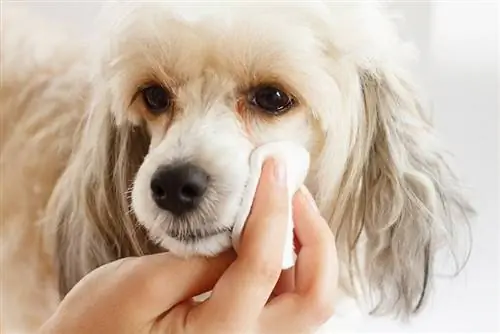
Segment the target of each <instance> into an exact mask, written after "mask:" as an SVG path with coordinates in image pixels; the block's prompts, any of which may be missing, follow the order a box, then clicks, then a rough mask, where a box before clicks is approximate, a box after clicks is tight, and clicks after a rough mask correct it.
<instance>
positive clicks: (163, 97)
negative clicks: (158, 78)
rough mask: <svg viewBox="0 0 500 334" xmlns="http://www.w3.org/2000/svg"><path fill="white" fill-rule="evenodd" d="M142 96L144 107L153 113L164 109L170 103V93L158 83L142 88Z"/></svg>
mask: <svg viewBox="0 0 500 334" xmlns="http://www.w3.org/2000/svg"><path fill="white" fill-rule="evenodd" d="M142 98H143V100H144V103H145V104H146V107H147V108H148V109H149V111H151V112H152V113H154V114H159V113H162V112H164V111H166V110H167V109H168V108H169V107H170V103H171V97H170V94H169V93H168V92H167V90H166V89H165V88H163V87H162V86H160V85H151V86H147V87H145V88H143V89H142Z"/></svg>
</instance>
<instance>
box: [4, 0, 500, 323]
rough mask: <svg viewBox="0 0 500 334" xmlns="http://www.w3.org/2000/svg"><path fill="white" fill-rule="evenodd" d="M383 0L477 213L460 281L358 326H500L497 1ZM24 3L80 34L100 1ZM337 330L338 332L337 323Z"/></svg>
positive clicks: (444, 282) (443, 283) (446, 282)
mask: <svg viewBox="0 0 500 334" xmlns="http://www.w3.org/2000/svg"><path fill="white" fill-rule="evenodd" d="M9 2H21V1H12V0H11V1H9ZM386 2H387V5H388V6H389V7H390V8H391V9H393V10H395V11H397V12H398V13H400V14H401V19H400V20H399V25H400V28H401V33H402V35H403V36H404V37H405V38H407V39H410V40H413V41H414V42H415V43H416V44H417V46H418V47H419V48H420V51H421V60H420V62H419V63H418V68H416V71H417V73H418V74H419V76H420V79H421V81H422V85H423V87H424V88H425V90H426V91H427V92H428V93H429V94H430V98H431V99H432V103H433V109H434V119H435V122H436V125H437V127H438V130H439V132H440V133H441V134H442V137H443V139H444V141H445V144H446V145H447V146H448V148H449V149H450V151H451V152H452V153H453V154H454V157H455V164H456V165H457V166H458V170H459V173H460V175H461V176H462V178H463V179H464V180H465V182H466V184H467V185H468V186H469V187H470V189H471V191H470V193H471V196H472V199H473V202H474V204H475V206H476V208H477V211H478V213H479V214H478V216H477V218H476V220H475V221H474V222H473V224H472V230H473V251H472V255H471V259H470V262H469V263H468V265H467V267H466V269H465V270H464V271H463V272H462V273H461V274H460V275H459V276H458V277H457V278H455V279H449V278H440V279H438V280H437V285H436V287H435V289H434V291H433V294H432V297H431V299H430V302H429V305H428V307H427V308H426V309H425V310H424V311H423V312H422V313H421V314H420V315H419V316H418V317H416V318H415V319H414V320H412V321H411V322H410V323H408V324H401V323H397V322H394V321H392V320H390V319H375V318H367V319H366V321H364V322H363V323H362V324H361V328H360V330H361V331H366V332H384V333H386V332H476V333H477V332H500V300H499V298H500V275H499V268H500V237H499V232H500V227H499V222H500V216H499V207H500V206H499V166H498V160H499V159H498V157H499V147H498V145H499V142H498V126H499V124H498V116H499V91H500V90H499V84H498V80H499V67H498V62H499V58H500V52H499V24H498V20H499V16H500V5H499V4H498V1H496V0H490V1H480V0H470V1H449V0H448V1H445V0H443V1H418V0H417V1H386ZM25 5H27V6H31V7H33V8H34V9H36V10H37V11H39V12H40V13H42V14H43V15H46V16H47V17H49V18H51V19H53V20H60V21H61V22H63V23H65V24H66V25H67V27H68V29H74V32H75V38H78V36H79V34H85V33H86V32H88V31H90V29H92V23H91V22H92V19H93V18H94V17H95V15H96V14H97V13H98V11H99V8H100V6H101V5H102V2H101V1H76V2H75V1H53V2H47V1H28V2H25ZM358 325H359V324H358ZM358 327H359V326H358ZM332 332H337V331H336V329H335V328H332Z"/></svg>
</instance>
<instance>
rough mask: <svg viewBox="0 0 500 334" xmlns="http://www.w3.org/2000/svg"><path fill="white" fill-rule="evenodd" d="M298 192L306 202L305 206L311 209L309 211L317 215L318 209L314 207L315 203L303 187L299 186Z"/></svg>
mask: <svg viewBox="0 0 500 334" xmlns="http://www.w3.org/2000/svg"><path fill="white" fill-rule="evenodd" d="M300 192H301V193H302V195H303V196H304V199H305V200H306V202H307V204H308V205H309V206H310V207H311V209H312V210H314V211H315V212H318V213H319V208H318V206H317V205H316V201H315V200H314V198H313V196H312V195H311V193H310V192H309V190H307V188H306V187H305V186H304V185H302V186H300Z"/></svg>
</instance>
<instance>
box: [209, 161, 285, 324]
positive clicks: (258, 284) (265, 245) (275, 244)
mask: <svg viewBox="0 0 500 334" xmlns="http://www.w3.org/2000/svg"><path fill="white" fill-rule="evenodd" d="M285 173H286V171H283V169H281V166H279V165H278V163H277V162H276V161H275V160H272V161H271V162H266V163H265V164H264V167H263V170H262V176H261V178H260V181H259V185H258V187H257V192H256V195H255V198H254V202H253V206H252V210H251V213H250V216H249V218H248V222H247V224H246V228H245V231H244V234H243V237H242V240H241V246H240V250H239V253H238V257H237V259H236V260H235V261H234V262H233V263H232V264H231V266H230V267H229V268H228V270H227V271H226V272H225V273H224V274H223V275H222V277H221V278H220V280H219V281H218V282H217V284H216V285H215V287H214V289H213V292H212V296H211V297H210V299H209V300H208V301H207V302H206V303H204V304H203V305H200V307H202V308H205V307H207V308H209V309H213V310H217V314H220V315H224V316H225V317H227V318H229V319H231V321H232V322H236V321H238V320H237V319H238V318H239V319H240V320H241V321H252V319H255V318H256V317H258V315H259V314H260V312H261V310H262V308H263V307H264V305H265V304H266V302H267V300H268V298H269V296H270V294H271V292H272V290H273V288H274V286H275V284H276V282H277V280H278V278H279V275H280V273H281V263H282V258H283V248H284V243H285V235H286V233H285V232H286V228H287V220H288V215H289V214H290V203H288V199H287V189H286V174H285Z"/></svg>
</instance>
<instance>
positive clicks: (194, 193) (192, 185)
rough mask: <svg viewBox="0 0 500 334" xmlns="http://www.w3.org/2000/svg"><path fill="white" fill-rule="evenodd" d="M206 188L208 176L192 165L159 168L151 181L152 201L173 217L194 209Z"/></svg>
mask: <svg viewBox="0 0 500 334" xmlns="http://www.w3.org/2000/svg"><path fill="white" fill-rule="evenodd" d="M207 186H208V174H207V173H206V172H205V171H204V170H203V169H201V168H199V167H197V166H195V165H193V164H182V165H176V166H166V167H160V168H159V169H158V170H157V171H156V172H155V173H154V174H153V178H152V179H151V192H152V195H153V199H154V201H155V202H156V204H157V205H158V206H159V207H160V208H162V209H164V210H167V211H170V212H171V213H173V214H174V215H182V214H184V213H186V212H189V211H192V210H194V209H196V208H197V207H198V205H199V204H200V202H201V199H202V198H203V195H204V194H205V191H206V190H207Z"/></svg>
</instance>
